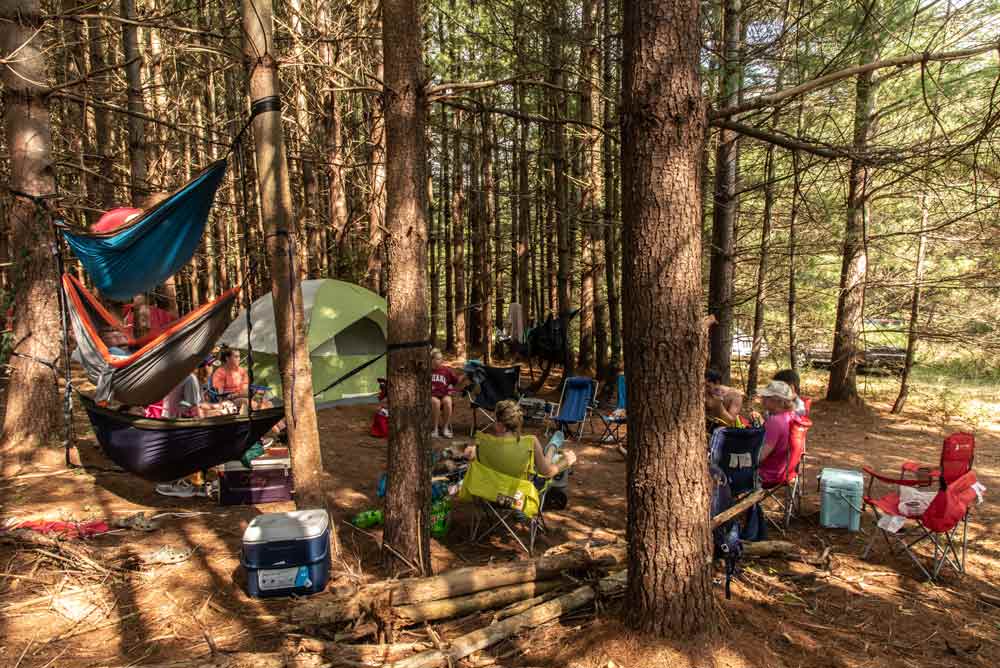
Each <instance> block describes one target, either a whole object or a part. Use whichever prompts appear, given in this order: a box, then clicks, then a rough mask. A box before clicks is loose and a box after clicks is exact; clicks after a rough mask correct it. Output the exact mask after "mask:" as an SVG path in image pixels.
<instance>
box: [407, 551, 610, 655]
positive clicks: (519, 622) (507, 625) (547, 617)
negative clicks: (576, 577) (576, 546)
mask: <svg viewBox="0 0 1000 668" xmlns="http://www.w3.org/2000/svg"><path fill="white" fill-rule="evenodd" d="M625 582H626V574H625V571H618V572H616V573H613V574H612V575H610V576H608V577H606V578H604V579H602V580H601V581H600V582H598V584H597V586H596V587H595V586H592V585H584V586H583V587H578V588H577V589H574V590H573V591H571V592H570V593H568V594H564V595H563V596H560V597H559V598H555V599H553V600H551V601H549V602H547V603H542V604H541V605H537V606H535V607H533V608H530V609H528V610H526V611H524V612H522V613H521V614H519V615H514V616H513V617H510V618H508V619H505V620H503V621H502V622H497V623H496V624H493V625H491V626H487V627H485V628H482V629H479V630H476V631H473V632H472V633H466V634H465V635H463V636H460V637H458V638H456V639H455V640H453V641H452V642H451V644H450V645H449V646H448V647H447V648H446V649H444V650H441V649H434V650H429V651H427V652H421V653H420V654H416V655H414V656H411V657H408V658H406V659H402V660H400V661H396V662H394V663H392V664H391V665H390V668H434V667H435V666H440V665H445V664H449V663H450V662H453V661H457V660H459V659H463V658H465V657H467V656H469V655H470V654H472V653H473V652H477V651H479V650H481V649H485V648H487V647H489V646H490V645H494V644H496V643H498V642H500V641H501V640H503V639H505V638H509V637H510V636H512V635H514V634H515V633H518V632H519V631H521V630H522V629H526V628H530V627H535V626H538V625H540V624H544V623H545V622H549V621H552V620H553V619H558V618H559V617H561V616H562V615H564V614H566V613H567V612H572V611H573V610H577V609H579V608H582V607H583V606H585V605H587V604H588V603H590V602H591V601H593V600H594V598H595V597H596V596H597V593H598V592H600V594H601V595H602V596H609V595H613V594H616V593H619V592H622V591H624V589H625Z"/></svg>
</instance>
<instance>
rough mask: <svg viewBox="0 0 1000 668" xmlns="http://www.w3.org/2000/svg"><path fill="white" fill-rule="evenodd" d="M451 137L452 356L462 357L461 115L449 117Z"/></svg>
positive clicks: (465, 330)
mask: <svg viewBox="0 0 1000 668" xmlns="http://www.w3.org/2000/svg"><path fill="white" fill-rule="evenodd" d="M452 122H453V127H454V130H455V136H454V138H453V141H454V147H453V151H454V152H453V153H452V172H453V179H454V181H453V186H452V189H451V261H452V272H453V273H454V277H455V354H456V355H458V356H459V357H464V356H465V354H466V346H467V342H468V337H469V309H468V307H467V305H466V300H465V290H466V287H465V185H464V176H465V164H464V160H463V153H462V116H461V112H458V111H456V112H455V113H454V114H453V115H452Z"/></svg>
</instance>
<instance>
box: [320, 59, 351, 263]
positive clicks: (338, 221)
mask: <svg viewBox="0 0 1000 668" xmlns="http://www.w3.org/2000/svg"><path fill="white" fill-rule="evenodd" d="M324 55H325V62H326V63H328V64H329V65H330V66H336V65H337V64H338V61H339V58H338V53H337V51H336V49H335V47H334V46H332V45H329V44H326V45H324ZM331 83H334V82H333V81H331ZM334 87H335V86H330V88H331V90H329V91H328V92H327V94H326V101H325V104H324V106H325V107H326V114H325V116H324V120H325V125H324V128H323V130H324V133H325V144H326V176H327V182H328V185H329V195H328V198H327V208H328V216H329V218H330V225H329V232H330V233H331V235H332V237H333V238H332V239H328V242H327V243H328V245H329V246H332V247H333V248H334V249H335V250H333V252H334V253H335V254H336V258H337V261H336V262H335V263H334V265H335V266H334V268H333V270H332V271H331V272H330V273H331V274H332V275H333V276H334V277H340V276H342V275H343V274H344V273H345V272H346V271H347V262H346V260H345V259H344V258H343V257H342V249H343V237H344V236H345V235H346V233H347V224H348V220H349V218H348V213H347V187H346V180H345V178H344V150H343V141H344V139H343V130H342V129H341V128H342V123H343V121H342V119H341V110H340V98H339V96H338V93H337V91H335V90H332V89H333V88H334ZM324 252H327V253H329V252H330V248H326V249H324Z"/></svg>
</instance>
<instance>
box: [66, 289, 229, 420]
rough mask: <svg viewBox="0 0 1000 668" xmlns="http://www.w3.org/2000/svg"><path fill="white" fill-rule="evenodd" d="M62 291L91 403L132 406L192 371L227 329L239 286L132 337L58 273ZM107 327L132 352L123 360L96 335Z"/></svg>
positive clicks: (146, 401)
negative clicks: (89, 384) (90, 384)
mask: <svg viewBox="0 0 1000 668" xmlns="http://www.w3.org/2000/svg"><path fill="white" fill-rule="evenodd" d="M62 289H63V293H64V294H65V295H66V305H67V311H68V312H69V318H70V323H71V324H72V326H73V334H74V336H75V338H76V344H77V350H76V352H77V355H76V357H77V358H78V361H79V362H80V363H81V364H82V365H83V367H84V369H85V370H86V372H87V376H88V377H89V378H90V380H91V382H93V383H94V385H96V386H97V391H96V392H95V396H94V399H95V401H96V402H97V403H98V404H99V405H106V404H107V403H109V402H111V401H117V402H119V403H123V404H128V405H133V406H144V405H146V404H151V403H155V402H157V401H159V400H160V399H162V398H163V397H165V396H166V395H167V394H168V393H169V392H170V390H172V389H173V388H174V387H175V386H176V385H177V384H178V383H180V382H181V381H182V380H184V379H185V378H186V377H187V376H188V375H189V374H190V373H191V372H192V371H194V370H195V369H196V368H197V366H198V364H199V362H201V361H202V360H203V359H204V358H205V356H206V355H208V354H209V353H210V352H211V351H212V348H213V347H214V346H215V343H216V341H218V339H219V337H220V336H222V333H223V332H224V331H225V329H226V327H227V326H228V325H229V323H230V320H231V318H230V314H231V312H232V306H233V304H235V302H236V296H237V294H238V293H239V288H233V289H231V290H227V291H226V292H224V293H223V294H222V295H220V296H219V297H218V298H217V299H215V300H214V301H211V302H209V303H208V304H205V305H203V306H201V307H199V308H197V309H195V310H194V311H191V312H190V313H188V314H187V315H185V316H184V317H182V318H180V319H178V320H175V321H174V322H173V323H171V324H170V325H169V326H168V327H167V328H166V329H164V330H163V331H161V332H156V333H154V334H150V335H148V336H145V337H142V338H138V339H135V338H132V337H131V332H130V331H129V329H128V328H127V327H125V326H124V324H123V323H122V322H121V321H119V320H118V319H117V318H116V317H115V316H113V315H112V314H111V313H110V312H108V310H107V309H106V308H104V306H103V305H102V304H101V302H100V301H99V300H98V299H97V298H96V297H95V296H94V295H92V294H91V293H90V292H88V291H87V289H86V288H85V287H83V284H82V283H80V281H79V280H78V279H77V278H76V277H74V276H71V275H69V274H63V277H62ZM98 322H100V323H102V325H101V326H98V325H97V323H98ZM107 327H110V328H112V329H114V330H116V331H118V332H120V333H121V334H122V335H124V336H125V337H126V339H127V340H128V347H129V349H131V350H133V351H134V352H131V353H130V354H129V355H127V356H124V357H123V356H120V355H114V354H113V353H111V351H109V350H108V347H107V344H106V343H105V342H104V341H103V339H101V337H100V334H99V332H100V331H101V329H104V328H107Z"/></svg>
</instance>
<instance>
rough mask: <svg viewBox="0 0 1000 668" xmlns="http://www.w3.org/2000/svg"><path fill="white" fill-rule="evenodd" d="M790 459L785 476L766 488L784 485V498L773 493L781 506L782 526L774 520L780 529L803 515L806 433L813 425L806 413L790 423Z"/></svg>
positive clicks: (774, 488)
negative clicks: (794, 518)
mask: <svg viewBox="0 0 1000 668" xmlns="http://www.w3.org/2000/svg"><path fill="white" fill-rule="evenodd" d="M788 426H789V429H790V432H789V435H788V459H787V462H786V463H785V478H784V480H781V481H779V482H777V483H775V484H773V485H765V489H772V490H777V488H779V487H784V490H785V494H784V498H783V499H782V498H778V496H776V495H773V494H772V495H771V498H773V499H774V500H775V502H777V504H778V505H779V506H780V508H781V514H782V515H781V524H780V526H779V525H778V524H777V523H776V522H774V521H773V520H772V523H773V524H775V526H777V527H778V529H779V530H785V529H788V526H789V525H790V524H791V521H792V517H793V516H794V517H801V516H802V480H803V479H804V477H803V475H804V469H805V454H806V434H807V433H808V432H809V428H810V427H812V420H810V419H809V418H808V417H805V416H804V415H797V416H796V417H795V418H794V419H793V420H792V421H791V423H789V425H788Z"/></svg>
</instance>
